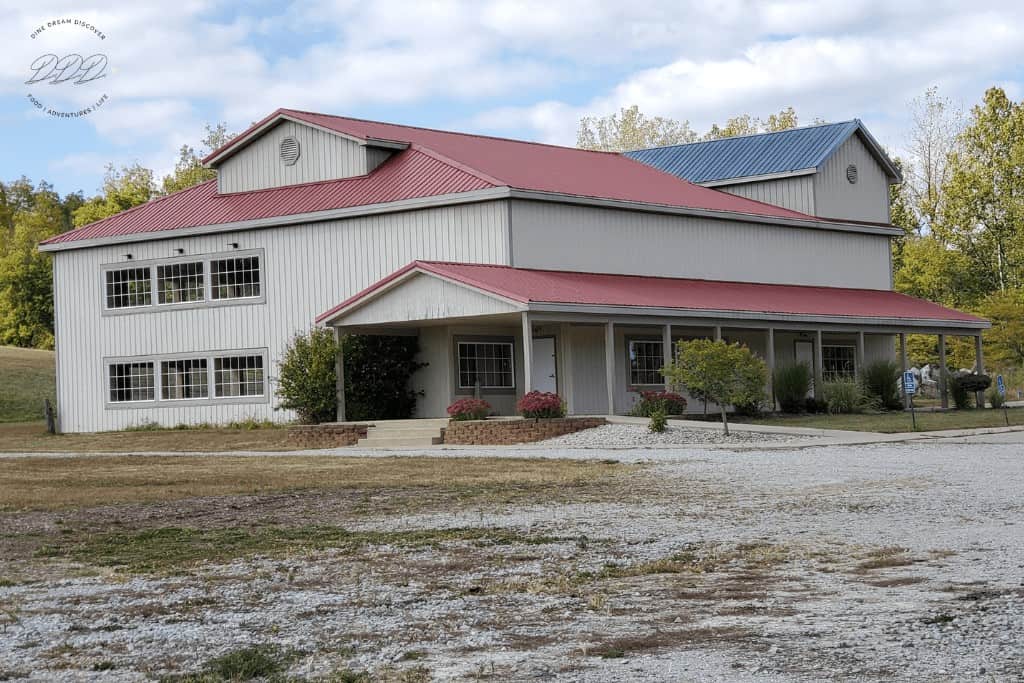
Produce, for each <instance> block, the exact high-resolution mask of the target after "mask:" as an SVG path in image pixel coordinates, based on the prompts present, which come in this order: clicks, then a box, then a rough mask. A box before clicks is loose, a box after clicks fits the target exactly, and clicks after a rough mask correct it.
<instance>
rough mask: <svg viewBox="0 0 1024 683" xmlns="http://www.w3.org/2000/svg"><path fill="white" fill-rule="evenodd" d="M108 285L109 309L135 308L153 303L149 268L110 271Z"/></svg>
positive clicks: (107, 276) (108, 272) (107, 277)
mask: <svg viewBox="0 0 1024 683" xmlns="http://www.w3.org/2000/svg"><path fill="white" fill-rule="evenodd" d="M106 284H107V291H106V294H107V308H134V307H136V306H149V305H150V304H151V303H153V294H152V291H151V289H150V288H151V286H152V282H151V280H150V269H149V267H145V268H122V269H121V270H108V271H107V275H106Z"/></svg>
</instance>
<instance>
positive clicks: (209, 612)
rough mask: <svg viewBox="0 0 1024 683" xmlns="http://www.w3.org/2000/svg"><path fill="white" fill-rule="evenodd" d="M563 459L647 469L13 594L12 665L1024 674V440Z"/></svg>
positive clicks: (630, 675)
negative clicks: (331, 540)
mask: <svg viewBox="0 0 1024 683" xmlns="http://www.w3.org/2000/svg"><path fill="white" fill-rule="evenodd" d="M502 453H503V454H508V453H510V452H509V451H507V450H506V451H502ZM560 453H561V454H563V455H575V456H580V457H588V458H607V459H617V460H623V459H629V460H631V461H642V462H646V463H647V464H646V466H645V467H644V468H642V470H641V472H639V473H638V474H637V476H636V478H635V480H633V485H631V486H629V487H627V488H624V489H623V490H622V492H621V498H620V499H619V500H615V501H608V500H601V501H587V500H571V499H570V500H566V501H564V502H560V503H558V504H551V503H548V504H543V505H525V506H523V505H506V506H501V507H500V508H499V509H469V510H466V509H463V510H459V511H457V512H430V513H419V514H398V515H395V514H388V515H379V516H375V515H369V516H367V515H363V516H361V517H358V518H353V520H352V522H351V525H350V526H351V528H353V529H361V530H379V529H388V530H396V529H436V528H462V527H469V526H473V527H499V528H503V529H510V530H515V531H517V532H520V533H521V534H522V538H523V540H522V542H512V543H508V544H504V545H500V546H488V547H480V546H475V545H472V544H467V545H464V546H458V547H443V548H442V547H435V548H431V547H424V548H419V549H416V550H403V551H399V550H397V549H393V548H386V547H385V548H377V549H375V550H374V551H373V552H372V553H368V554H365V555H363V556H359V557H349V556H339V555H338V553H336V552H333V551H321V552H310V553H308V554H305V555H303V556H301V557H290V558H288V559H287V560H284V561H282V560H280V559H258V558H257V559H253V560H250V561H244V562H236V563H232V564H229V565H221V566H208V567H205V568H202V569H199V570H196V571H193V572H190V573H189V575H187V576H167V577H162V578H161V577H135V578H131V577H122V576H118V575H114V576H106V577H104V576H91V577H86V578H75V577H74V576H69V577H67V578H63V579H62V580H59V581H49V582H40V583H28V584H17V585H12V586H6V587H0V605H6V606H16V607H9V610H10V612H11V614H15V613H16V615H17V616H16V618H10V619H8V623H7V624H6V626H5V630H4V633H3V636H2V637H0V678H2V674H4V673H6V674H7V675H9V676H12V677H18V676H22V677H28V678H34V679H38V680H48V679H54V678H65V677H73V678H77V679H81V680H87V679H90V678H92V679H95V680H116V679H120V680H139V679H145V678H146V677H152V676H159V675H161V674H162V673H166V672H167V671H174V670H183V669H184V670H189V669H190V668H191V669H192V670H194V669H195V668H196V667H199V666H200V665H201V663H202V662H204V661H206V660H208V659H209V658H210V657H213V656H216V655H218V654H222V653H224V652H226V651H229V650H231V649H234V648H238V647H240V646H243V645H246V644H252V643H272V644H273V645H274V646H276V647H280V648H283V649H287V650H289V651H291V652H294V653H297V654H295V655H294V656H293V658H292V659H291V660H289V661H290V663H289V666H290V667H291V668H290V673H292V674H294V675H297V676H303V677H311V678H315V677H317V676H323V675H327V674H328V673H330V672H332V671H337V670H338V669H339V667H342V666H343V667H345V668H346V669H349V670H352V671H369V672H376V675H378V676H380V677H382V678H387V677H389V676H390V677H391V680H430V679H431V678H433V679H436V680H452V679H466V680H480V679H486V680H502V681H504V680H544V679H558V680H567V681H637V680H652V681H661V680H671V681H675V680H700V681H705V680H706V681H748V680H750V681H753V680H757V681H761V680H768V681H817V680H823V679H842V680H864V681H871V680H900V681H903V680H922V681H933V680H965V681H966V680H992V681H1014V680H1024V496H1022V493H1024V435H1022V434H1021V433H1017V434H1015V435H1005V434H995V435H987V436H983V437H970V438H963V439H956V440H935V441H929V442H927V443H907V444H878V445H872V446H840V447H837V446H828V447H820V448H813V447H812V448H803V449H800V450H790V451H786V450H772V451H766V452H756V451H754V452H752V451H749V450H747V451H743V452H729V451H723V450H707V451H702V450H700V449H687V450H669V449H664V448H660V449H652V450H640V449H637V450H633V451H623V450H608V451H601V450H593V449H591V450H587V451H576V452H571V453H570V452H568V451H565V452H563V451H561V450H558V449H555V448H554V447H551V448H549V449H548V450H547V451H546V452H545V455H547V456H549V457H550V456H553V455H558V454H560ZM516 454H518V455H526V456H529V455H531V454H534V455H535V454H537V451H536V450H531V449H523V450H522V451H518V450H517V451H516ZM0 575H2V572H0ZM0 586H2V584H0ZM62 647H63V648H64V649H63V650H61V648H62ZM98 662H109V663H110V667H109V669H108V670H104V671H101V672H99V673H98V672H95V671H93V668H94V667H96V666H97V663H98ZM403 676H404V677H405V678H404V679H403V678H402V677H403Z"/></svg>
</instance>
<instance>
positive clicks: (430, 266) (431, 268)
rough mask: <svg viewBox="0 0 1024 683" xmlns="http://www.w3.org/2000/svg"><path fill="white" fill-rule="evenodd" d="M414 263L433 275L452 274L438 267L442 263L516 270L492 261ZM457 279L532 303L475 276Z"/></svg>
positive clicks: (413, 263) (478, 287)
mask: <svg viewBox="0 0 1024 683" xmlns="http://www.w3.org/2000/svg"><path fill="white" fill-rule="evenodd" d="M412 265H414V266H416V267H418V268H420V269H421V270H423V271H424V272H427V273H431V274H433V275H442V276H448V277H450V276H451V273H447V272H445V270H444V269H443V268H438V267H437V266H442V265H453V266H454V265H464V266H476V265H479V266H485V267H487V266H491V267H499V268H512V269H513V270H516V269H515V268H513V267H512V266H501V265H496V264H491V263H480V264H476V263H462V264H459V263H447V264H446V263H445V262H443V261H442V262H437V261H434V262H431V261H413V262H412ZM523 270H525V269H523ZM456 279H457V280H458V281H459V282H461V283H462V284H465V285H469V286H471V287H476V288H477V289H482V290H484V291H485V292H490V293H491V294H497V295H498V296H502V297H505V298H506V299H511V300H512V301H518V302H520V303H524V304H528V303H530V300H529V299H524V298H523V297H521V296H519V295H518V294H514V293H512V292H510V291H508V290H506V289H502V288H501V287H495V286H494V285H491V284H487V283H485V282H481V281H480V280H478V279H476V278H473V277H466V276H464V275H461V274H460V275H459V276H458V277H457V278H456Z"/></svg>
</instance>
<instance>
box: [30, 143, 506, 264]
mask: <svg viewBox="0 0 1024 683" xmlns="http://www.w3.org/2000/svg"><path fill="white" fill-rule="evenodd" d="M493 186H494V185H493V184H492V183H490V182H488V181H487V180H485V179H482V178H480V177H479V176H477V175H474V174H473V173H471V172H469V171H466V170H464V169H462V168H460V167H459V166H458V165H457V164H452V163H450V162H449V161H448V160H446V159H444V158H443V157H441V156H439V155H437V154H434V153H432V152H431V151H429V150H423V149H419V148H418V147H417V146H413V147H411V148H409V149H407V150H405V151H403V152H400V153H398V154H397V155H395V156H394V157H392V158H391V159H389V160H388V161H386V162H385V163H383V164H381V166H380V167H379V168H378V169H377V170H376V171H375V172H374V173H371V174H370V175H365V176H358V177H356V178H345V179H342V180H327V181H321V182H316V183H305V184H302V185H289V186H286V187H275V188H270V189H266V190H252V191H249V192H235V193H231V194H217V181H216V180H209V181H207V182H205V183H201V184H199V185H196V186H194V187H190V188H188V189H187V190H182V191H181V192H176V193H174V194H171V195H167V196H166V197H161V198H160V199H155V200H153V201H150V202H147V203H146V204H142V205H140V206H136V207H134V208H132V209H128V210H127V211H123V212H121V213H119V214H116V215H114V216H111V217H110V218H106V219H103V220H101V221H97V222H95V223H90V224H89V225H86V226H83V227H81V228H78V229H76V230H72V231H70V232H65V233H63V234H61V235H57V236H56V237H52V238H50V239H48V240H46V241H45V242H43V244H58V243H61V242H71V241H76V240H86V239H96V238H99V237H113V236H117V235H128V234H134V233H147V232H161V231H166V230H175V229H178V228H188V227H196V226H200V225H217V224H222V223H235V222H238V221H245V220H252V219H255V218H271V217H275V216H289V215H295V214H300V213H309V212H313V211H325V210H328V209H344V208H348V207H353V206H365V205H368V204H378V203H383V202H394V201H399V200H402V199H416V198H419V197H432V196H436V195H440V194H449V193H458V192H469V191H471V190H481V189H484V188H488V187H493Z"/></svg>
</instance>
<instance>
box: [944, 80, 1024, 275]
mask: <svg viewBox="0 0 1024 683" xmlns="http://www.w3.org/2000/svg"><path fill="white" fill-rule="evenodd" d="M948 163H949V172H948V179H947V181H946V182H945V183H944V185H943V188H942V194H943V200H942V215H941V219H940V220H939V221H938V222H937V224H936V226H935V229H934V232H935V234H936V235H937V236H938V237H939V238H940V239H942V240H944V241H945V242H947V243H948V244H950V245H953V246H955V247H956V248H957V249H959V250H960V251H961V252H962V253H964V254H965V255H966V256H967V257H968V258H970V259H971V261H972V263H973V265H974V267H975V268H976V269H977V271H978V277H979V278H980V280H981V282H980V286H981V287H982V288H984V289H986V290H987V291H995V290H999V291H1006V290H1008V289H1012V288H1015V287H1020V286H1022V285H1024V230H1022V229H1021V226H1022V225H1024V103H1018V102H1014V101H1012V100H1011V99H1010V98H1009V97H1007V95H1006V93H1005V92H1004V91H1003V90H1002V88H989V89H988V90H987V91H986V92H985V96H984V99H983V101H982V103H981V104H979V105H977V106H975V107H974V108H973V109H972V111H971V116H970V118H969V120H968V122H967V126H966V128H964V131H963V133H961V135H960V137H959V143H958V145H957V148H956V149H955V150H954V151H953V152H952V153H951V154H950V155H949V162H948Z"/></svg>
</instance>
